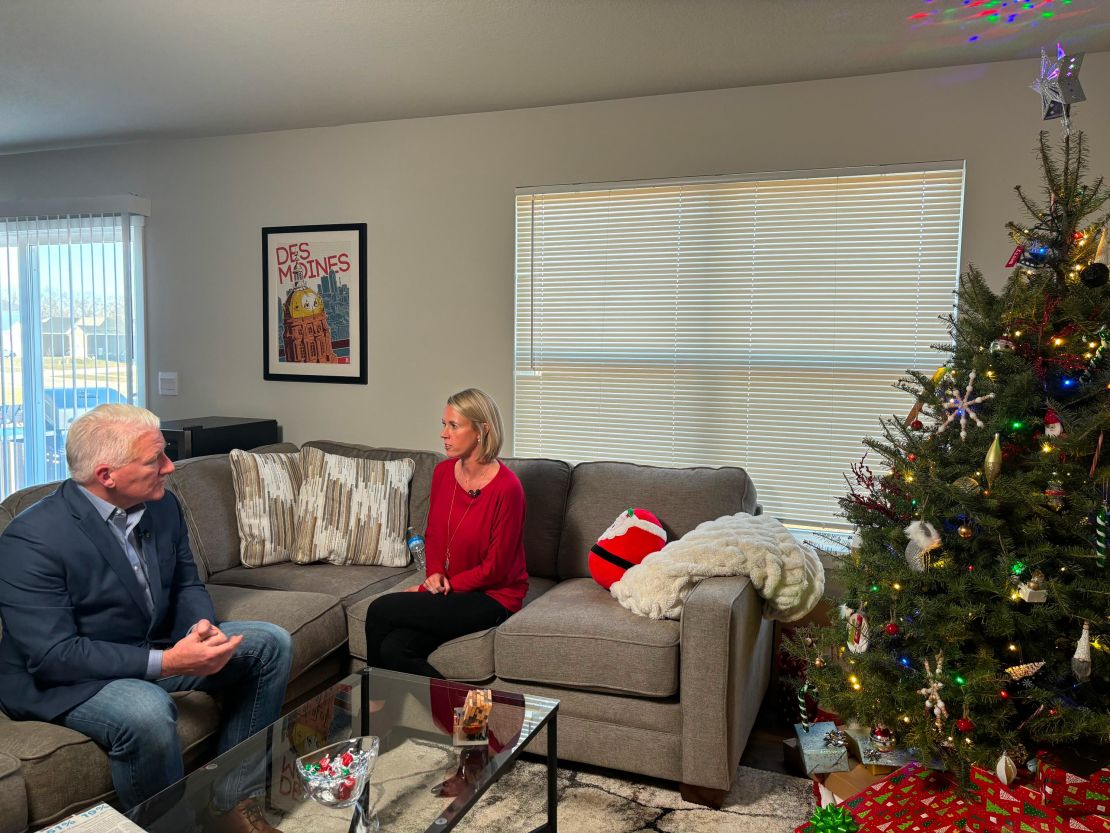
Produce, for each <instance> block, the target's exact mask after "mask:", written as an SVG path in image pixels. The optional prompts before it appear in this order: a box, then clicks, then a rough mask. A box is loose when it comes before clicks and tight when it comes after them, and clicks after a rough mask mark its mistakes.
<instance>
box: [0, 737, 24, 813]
mask: <svg viewBox="0 0 1110 833" xmlns="http://www.w3.org/2000/svg"><path fill="white" fill-rule="evenodd" d="M26 829H27V785H26V784H25V783H24V782H23V772H22V763H21V762H20V760H19V758H17V757H15V755H11V754H9V753H7V752H0V833H22V831H24V830H26Z"/></svg>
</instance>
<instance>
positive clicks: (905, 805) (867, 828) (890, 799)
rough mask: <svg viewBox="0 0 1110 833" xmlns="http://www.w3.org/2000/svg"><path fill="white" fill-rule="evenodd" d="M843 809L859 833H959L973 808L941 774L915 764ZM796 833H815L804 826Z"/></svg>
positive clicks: (866, 790) (906, 767) (875, 785)
mask: <svg viewBox="0 0 1110 833" xmlns="http://www.w3.org/2000/svg"><path fill="white" fill-rule="evenodd" d="M840 806H842V807H844V808H846V809H847V810H848V811H849V812H850V813H851V814H852V816H853V818H855V820H856V823H857V824H858V825H859V833H957V831H962V830H963V829H964V823H965V820H966V817H967V815H968V812H969V810H970V807H969V805H968V804H967V802H965V801H964V800H963V799H962V798H960V797H959V795H957V793H956V789H955V787H954V786H953V785H952V781H951V779H950V778H949V777H948V776H947V775H945V774H944V773H941V772H936V771H935V770H931V769H927V768H925V767H923V766H921V765H920V764H916V763H912V764H907V765H906V766H904V767H902V768H901V769H900V770H898V771H897V772H895V773H893V774H892V775H889V776H887V777H886V778H885V779H883V780H882V781H880V782H879V783H877V784H874V785H872V786H870V787H868V788H867V789H865V790H864V791H863V792H861V793H859V794H858V795H856V796H855V797H853V798H850V799H848V800H847V801H845V802H843V804H841V805H840ZM795 833H812V831H811V830H810V825H809V824H808V823H807V824H803V825H802V826H801V827H798V828H796V830H795Z"/></svg>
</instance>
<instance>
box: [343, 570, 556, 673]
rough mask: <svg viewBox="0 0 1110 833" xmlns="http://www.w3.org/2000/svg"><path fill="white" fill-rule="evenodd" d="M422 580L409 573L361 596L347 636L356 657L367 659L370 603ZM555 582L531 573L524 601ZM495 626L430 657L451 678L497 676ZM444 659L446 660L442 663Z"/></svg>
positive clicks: (349, 611) (353, 608) (349, 610)
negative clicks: (494, 660) (369, 593)
mask: <svg viewBox="0 0 1110 833" xmlns="http://www.w3.org/2000/svg"><path fill="white" fill-rule="evenodd" d="M419 581H420V577H419V576H418V575H417V574H416V573H415V572H413V573H407V574H405V575H404V576H401V577H400V579H399V580H397V581H395V582H393V583H392V585H390V586H388V587H382V589H381V590H380V592H379V591H377V588H375V592H373V593H372V594H371V595H369V596H367V597H366V598H364V599H360V600H359V601H357V602H355V603H354V604H352V605H350V606H349V607H348V608H347V637H348V639H349V640H350V642H349V643H348V645H347V650H348V651H350V654H351V656H352V657H354V658H355V659H357V660H361V661H362V662H366V608H368V607H370V603H371V602H372V601H374V599H376V598H378V596H381V595H384V594H385V593H399V592H401V591H403V590H404V589H405V588H406V587H411V586H412V585H414V584H417V583H418V582H419ZM382 584H383V585H384V584H385V582H382ZM553 584H554V582H553V581H551V580H550V579H544V578H532V577H531V576H529V578H528V593H527V595H525V597H524V604H525V605H528V604H529V603H530V602H532V601H533V600H535V599H538V598H539V597H540V596H542V595H543V594H544V593H546V592H547V591H548V590H549V589H550V588H551V587H552V585H553ZM516 615H518V616H519V615H520V614H516ZM511 618H512V617H510V619H511ZM494 630H496V629H495V628H490V629H488V630H484V631H479V632H478V633H476V634H467V635H466V636H460V637H459V638H458V639H452V640H451V641H450V642H445V643H444V644H443V645H441V646H439V648H437V649H436V650H435V651H434V652H432V655H431V657H429V660H431V661H432V665H434V666H435V667H436V668H438V669H439V672H440V673H441V674H443V676H445V677H447V678H448V679H452V680H465V681H467V682H476V681H479V682H480V681H482V680H488V679H489V678H490V677H492V676H493V641H492V639H491V638H490V637H491V636H492V634H493V631H494ZM455 643H458V645H457V646H456V645H455ZM449 646H454V647H449ZM440 652H442V654H441V653H440ZM440 662H442V663H443V664H442V665H441V664H440ZM487 671H488V673H487Z"/></svg>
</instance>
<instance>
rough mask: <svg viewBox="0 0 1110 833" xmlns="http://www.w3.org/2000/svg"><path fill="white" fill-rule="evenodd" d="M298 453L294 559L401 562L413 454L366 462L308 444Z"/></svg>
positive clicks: (405, 553)
mask: <svg viewBox="0 0 1110 833" xmlns="http://www.w3.org/2000/svg"><path fill="white" fill-rule="evenodd" d="M301 455H302V468H303V471H304V483H303V484H302V486H301V493H300V496H299V497H298V498H297V511H296V530H297V531H296V546H295V548H294V551H293V560H294V561H296V562H297V563H298V564H310V563H312V562H315V561H327V562H329V563H331V564H340V565H343V564H368V565H369V564H373V565H379V566H384V567H404V566H406V565H407V564H408V563H409V552H408V549H407V548H406V547H405V526H406V524H407V520H408V493H409V480H410V479H411V478H412V472H413V468H414V467H415V464H414V463H413V461H412V458H410V457H405V458H402V459H400V460H368V459H365V458H358V457H348V456H346V455H343V454H329V453H327V452H326V451H322V450H321V449H319V448H313V447H306V448H303V449H301Z"/></svg>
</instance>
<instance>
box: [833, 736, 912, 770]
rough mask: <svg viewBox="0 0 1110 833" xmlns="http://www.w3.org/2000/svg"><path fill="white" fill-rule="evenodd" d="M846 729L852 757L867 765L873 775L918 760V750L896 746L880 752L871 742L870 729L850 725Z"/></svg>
mask: <svg viewBox="0 0 1110 833" xmlns="http://www.w3.org/2000/svg"><path fill="white" fill-rule="evenodd" d="M844 731H845V732H847V734H848V750H849V751H850V752H851V753H852V757H854V758H855V759H856V760H858V761H859V762H860V763H861V764H863V765H864V766H865V767H867V768H868V770H869V771H870V772H871V773H872V774H873V775H881V774H882V773H884V772H894V771H895V770H896V769H900V768H901V767H904V766H905V765H906V764H908V763H911V762H913V761H915V760H917V752H916V750H913V749H904V748H902V747H897V746H896V747H895V748H894V749H892V750H891V751H890V752H879V751H878V750H877V749H875V747H874V746H873V745H872V744H871V730H870V729H864V728H863V727H860V726H849V727H848V728H847V729H845V730H844Z"/></svg>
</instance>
